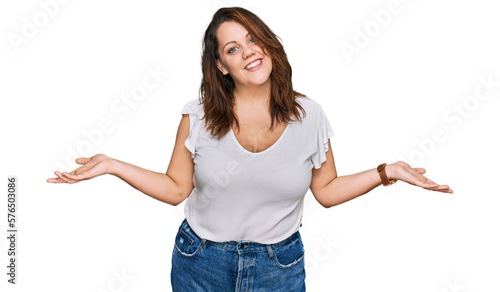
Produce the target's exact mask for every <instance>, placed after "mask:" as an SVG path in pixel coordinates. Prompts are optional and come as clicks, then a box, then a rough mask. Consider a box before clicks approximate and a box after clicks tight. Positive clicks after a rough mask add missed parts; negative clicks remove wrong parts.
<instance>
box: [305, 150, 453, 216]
mask: <svg viewBox="0 0 500 292" xmlns="http://www.w3.org/2000/svg"><path fill="white" fill-rule="evenodd" d="M386 173H387V177H388V179H397V180H401V181H405V182H407V183H410V184H413V185H415V186H419V187H422V188H425V189H428V190H433V191H440V192H445V193H453V191H452V190H451V189H450V188H449V187H448V186H447V185H438V184H436V183H434V182H433V181H431V180H429V179H427V178H426V177H425V176H423V175H422V174H424V173H425V169H423V168H412V167H410V166H409V165H408V164H407V163H406V162H403V161H398V162H395V163H392V164H388V165H387V166H386ZM381 184H382V182H381V180H380V176H379V174H378V171H377V169H376V168H372V169H369V170H365V171H363V172H359V173H355V174H350V175H345V176H339V177H337V170H336V169H335V162H334V159H333V154H332V148H331V145H330V140H328V151H327V153H326V161H325V162H323V164H322V165H321V168H319V169H313V175H312V180H311V186H310V188H311V192H312V193H313V195H314V197H315V198H316V200H317V201H318V202H319V203H320V204H321V205H322V206H324V207H325V208H329V207H332V206H336V205H339V204H342V203H344V202H347V201H349V200H352V199H354V198H356V197H359V196H361V195H364V194H366V193H368V192H369V191H371V190H373V189H374V188H375V187H377V186H379V185H381Z"/></svg>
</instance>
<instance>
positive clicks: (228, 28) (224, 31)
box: [216, 21, 248, 46]
mask: <svg viewBox="0 0 500 292" xmlns="http://www.w3.org/2000/svg"><path fill="white" fill-rule="evenodd" d="M247 34H248V31H247V29H246V28H245V27H244V26H243V25H241V24H239V23H238V22H236V21H225V22H223V23H222V24H221V25H220V26H219V28H218V29H217V32H216V36H217V40H218V41H219V45H221V46H224V45H225V44H226V43H227V42H230V41H237V40H238V39H240V38H245V37H246V35H247Z"/></svg>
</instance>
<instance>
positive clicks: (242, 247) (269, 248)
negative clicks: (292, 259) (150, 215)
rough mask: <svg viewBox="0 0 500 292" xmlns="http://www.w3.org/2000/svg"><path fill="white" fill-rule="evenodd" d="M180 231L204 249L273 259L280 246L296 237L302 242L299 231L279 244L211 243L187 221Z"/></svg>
mask: <svg viewBox="0 0 500 292" xmlns="http://www.w3.org/2000/svg"><path fill="white" fill-rule="evenodd" d="M180 229H181V230H182V231H183V232H185V233H187V234H188V235H189V236H191V237H193V239H195V240H197V241H199V242H200V244H201V246H202V247H205V246H206V245H207V244H211V245H215V246H218V247H221V248H224V249H227V250H231V251H234V252H268V253H269V257H272V256H273V254H274V252H273V250H274V249H275V248H278V247H280V246H283V245H285V244H287V243H289V242H290V241H292V240H293V239H295V238H296V237H298V238H299V239H300V240H302V238H301V236H300V233H299V231H296V232H295V233H293V234H292V235H290V236H289V237H288V238H286V239H284V240H282V241H280V242H277V243H273V244H263V243H258V242H254V241H250V240H241V241H225V242H218V241H211V240H208V239H204V238H200V237H199V236H198V235H197V234H196V233H195V232H194V230H193V229H192V228H191V226H189V223H188V222H187V220H186V219H184V220H183V221H182V224H181V227H180Z"/></svg>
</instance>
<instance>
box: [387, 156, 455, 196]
mask: <svg viewBox="0 0 500 292" xmlns="http://www.w3.org/2000/svg"><path fill="white" fill-rule="evenodd" d="M385 171H386V174H387V178H388V179H397V180H402V181H405V182H407V183H409V184H412V185H414V186H419V187H421V188H424V189H427V190H431V191H438V192H443V193H450V194H451V193H453V190H451V189H450V187H449V186H448V185H439V184H437V183H435V182H433V181H432V180H430V179H428V178H426V177H425V176H423V174H424V173H425V169H424V168H419V167H416V168H413V167H411V166H410V165H409V164H408V163H406V162H404V161H398V162H395V163H391V164H388V165H387V166H386V167H385Z"/></svg>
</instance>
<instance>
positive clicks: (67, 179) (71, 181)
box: [55, 171, 74, 184]
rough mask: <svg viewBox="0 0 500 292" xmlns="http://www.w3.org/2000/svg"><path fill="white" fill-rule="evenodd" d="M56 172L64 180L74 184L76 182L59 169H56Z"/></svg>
mask: <svg viewBox="0 0 500 292" xmlns="http://www.w3.org/2000/svg"><path fill="white" fill-rule="evenodd" d="M55 174H56V175H57V176H58V177H59V178H60V179H62V180H64V181H65V182H67V183H69V184H72V183H74V181H73V180H72V179H71V178H68V177H66V176H64V175H63V174H62V173H61V172H59V171H56V172H55Z"/></svg>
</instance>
